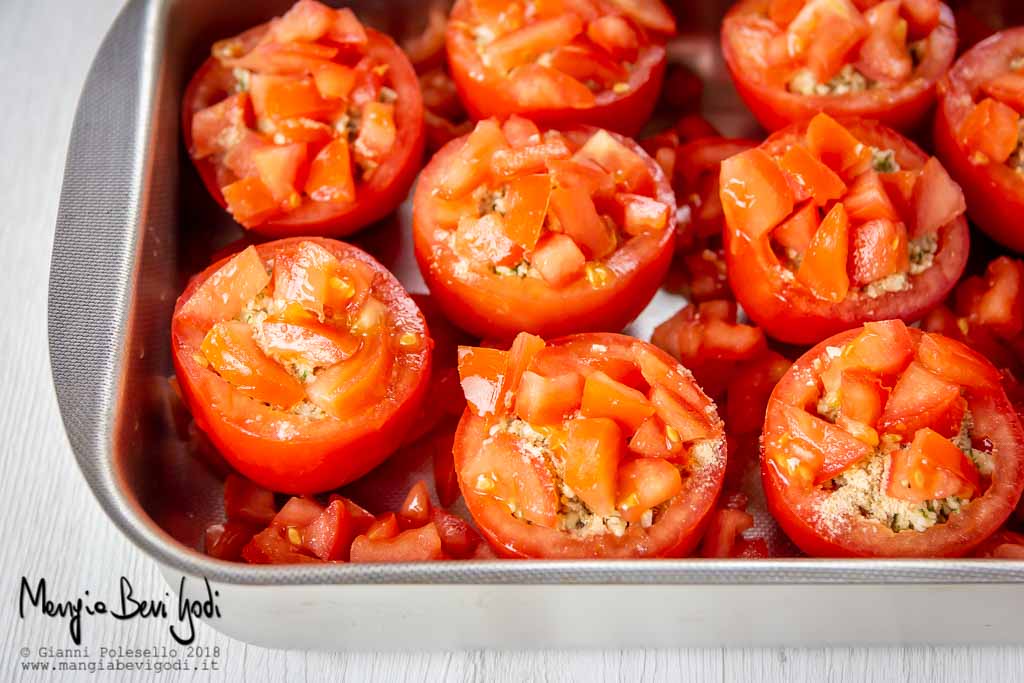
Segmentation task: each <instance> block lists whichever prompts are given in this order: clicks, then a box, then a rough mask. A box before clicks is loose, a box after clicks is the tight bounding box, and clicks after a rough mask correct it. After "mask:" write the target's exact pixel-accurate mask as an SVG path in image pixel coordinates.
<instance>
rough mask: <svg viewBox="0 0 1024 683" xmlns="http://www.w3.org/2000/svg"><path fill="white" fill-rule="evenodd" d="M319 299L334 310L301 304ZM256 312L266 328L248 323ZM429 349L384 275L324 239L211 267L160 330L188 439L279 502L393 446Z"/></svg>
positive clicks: (289, 242)
mask: <svg viewBox="0 0 1024 683" xmlns="http://www.w3.org/2000/svg"><path fill="white" fill-rule="evenodd" d="M325 263H326V264H328V266H329V267H330V268H331V270H325V269H324V268H323V267H321V265H322V264H325ZM339 264H340V265H339ZM278 271H283V274H281V275H279V272H278ZM325 289H326V291H327V292H328V295H329V296H340V297H341V300H342V301H343V302H344V303H343V304H337V305H336V308H335V309H334V310H333V312H332V309H331V307H332V306H335V304H334V303H333V301H334V300H333V299H328V301H329V302H331V303H328V304H325V303H323V302H322V301H321V300H320V299H318V298H316V297H312V296H309V293H310V292H315V291H323V290H325ZM335 292H337V294H335ZM261 301H263V302H269V303H267V304H264V305H265V306H266V307H267V308H268V309H270V308H271V307H273V309H272V310H271V313H270V314H269V315H265V314H263V313H260V312H259V311H258V310H257V311H253V305H254V304H253V302H261ZM279 302H283V303H284V304H285V305H284V307H283V309H281V305H280V303H279ZM310 309H313V310H315V311H318V313H319V316H322V318H321V319H318V316H317V313H314V312H312V311H311V310H310ZM277 310H280V312H279V313H275V312H274V311H277ZM335 321H344V322H335ZM346 325H348V326H349V327H347V328H346ZM257 327H259V328H260V332H259V333H258V334H259V339H260V341H259V342H255V336H254V335H256V334H257V333H256V332H255V329H256V328H257ZM228 333H230V335H229V334H228ZM231 335H234V336H231ZM432 346H433V342H432V340H431V339H430V336H429V332H428V330H427V326H426V322H425V321H424V319H423V316H422V314H421V313H420V311H419V309H418V308H417V307H416V304H415V302H414V301H413V300H412V299H411V298H410V297H409V296H408V294H406V292H405V290H404V289H403V288H402V286H401V284H399V282H398V281H397V280H396V279H395V278H394V276H393V275H391V274H390V273H389V272H388V271H387V270H385V269H384V268H383V266H381V265H380V264H379V263H377V262H376V261H375V260H374V259H373V258H372V257H370V256H369V255H368V254H366V253H365V252H363V251H361V250H359V249H357V248H356V247H353V246H351V245H348V244H344V243H342V242H337V241H334V240H329V239H324V238H290V239H284V240H278V241H275V242H268V243H266V244H262V245H259V246H255V247H249V248H247V249H246V250H244V251H243V252H240V253H239V254H236V255H234V256H229V257H226V258H224V259H222V260H221V261H218V262H217V263H214V264H213V265H211V266H210V267H209V268H207V269H206V270H205V271H203V272H202V273H200V274H199V275H197V276H196V277H194V278H193V279H192V281H191V282H190V283H189V285H188V287H187V288H186V289H185V291H184V292H183V293H182V295H181V296H180V297H179V299H178V302H177V305H176V306H175V311H174V317H173V320H172V323H171V348H172V353H173V361H174V367H175V373H176V376H177V378H178V382H179V384H180V386H181V389H182V393H183V395H184V398H185V400H186V402H187V404H188V407H189V408H190V410H191V412H192V415H193V417H194V418H195V421H196V424H197V425H198V427H199V428H200V429H201V430H202V431H203V432H205V433H206V435H207V436H209V438H210V440H211V441H212V442H213V444H214V445H215V446H216V447H217V448H218V450H220V452H221V453H222V454H223V455H224V457H225V458H226V459H227V460H228V462H229V463H231V465H232V466H234V467H235V468H236V469H237V470H238V471H239V472H241V473H242V474H244V475H245V476H246V477H248V478H250V479H251V480H253V481H254V482H257V483H258V484H260V485H262V486H265V487H267V488H269V489H271V490H274V491H281V492H288V493H313V492H317V491H325V490H328V489H332V488H335V487H337V486H340V485H342V484H344V483H347V482H349V481H352V480H353V479H356V478H358V477H360V476H362V475H363V474H365V473H366V472H368V471H369V470H370V469H372V468H373V467H375V466H376V465H378V464H379V463H380V462H381V461H382V460H384V459H385V458H386V457H387V456H388V455H389V454H390V453H391V452H393V451H394V450H395V449H396V448H397V447H398V446H399V444H400V443H401V441H402V438H403V435H404V433H405V432H406V431H407V430H410V429H412V428H413V426H414V423H415V421H416V419H417V418H418V416H419V415H420V403H421V399H422V397H423V394H424V392H425V390H426V387H427V385H428V382H429V378H430V357H431V350H432ZM271 353H273V354H274V356H273V357H271V355H270V354H271ZM275 358H276V359H278V360H280V361H281V362H276V361H275V360H274V359H275ZM285 359H286V360H285ZM289 364H291V365H289ZM300 368H304V369H305V370H303V371H302V372H299V369H300ZM307 371H308V372H311V373H313V376H312V377H308V376H307V375H305V374H302V373H303V372H307ZM296 375H298V376H296ZM293 404H295V405H294V406H293Z"/></svg>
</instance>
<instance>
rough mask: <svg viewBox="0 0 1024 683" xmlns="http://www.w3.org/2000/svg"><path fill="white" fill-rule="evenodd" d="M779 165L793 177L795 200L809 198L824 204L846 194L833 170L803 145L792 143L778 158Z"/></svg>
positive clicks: (816, 202)
mask: <svg viewBox="0 0 1024 683" xmlns="http://www.w3.org/2000/svg"><path fill="white" fill-rule="evenodd" d="M779 166H781V167H782V170H783V171H785V172H786V174H787V176H788V177H790V178H792V179H793V181H794V182H793V184H792V186H793V190H794V194H795V199H796V201H803V200H805V199H810V200H811V201H812V202H813V203H814V204H816V205H818V206H824V205H825V204H827V203H828V202H830V201H832V200H833V199H839V198H840V197H842V196H843V195H844V194H846V183H844V182H843V180H842V178H840V177H839V176H838V175H836V173H835V171H833V170H832V169H831V168H829V167H828V166H826V165H825V164H823V163H822V162H820V161H818V159H817V158H815V157H814V156H813V155H811V153H810V152H808V151H807V148H806V147H804V146H803V145H793V146H792V147H790V148H789V149H788V150H786V152H785V154H783V155H782V157H781V158H780V159H779Z"/></svg>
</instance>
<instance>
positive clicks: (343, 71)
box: [313, 62, 356, 100]
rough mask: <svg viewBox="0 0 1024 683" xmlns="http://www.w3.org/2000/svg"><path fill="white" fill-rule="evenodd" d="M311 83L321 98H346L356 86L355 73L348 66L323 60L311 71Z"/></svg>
mask: <svg viewBox="0 0 1024 683" xmlns="http://www.w3.org/2000/svg"><path fill="white" fill-rule="evenodd" d="M313 83H314V84H315V85H316V89H317V92H319V93H320V96H321V97H322V98H324V99H334V100H347V99H348V96H349V95H350V94H351V93H352V89H353V88H355V87H356V73H355V70H354V69H353V68H352V67H350V66H345V65H343V64H337V63H335V62H323V63H322V64H319V65H317V67H316V69H315V70H314V71H313Z"/></svg>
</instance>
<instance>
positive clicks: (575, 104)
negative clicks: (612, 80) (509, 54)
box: [506, 63, 595, 109]
mask: <svg viewBox="0 0 1024 683" xmlns="http://www.w3.org/2000/svg"><path fill="white" fill-rule="evenodd" d="M506 83H507V85H506V88H507V91H508V93H509V95H510V96H511V97H512V98H513V99H514V100H515V101H516V103H517V104H518V105H519V106H520V107H522V108H523V109H545V108H546V109H560V108H567V109H586V108H588V107H592V106H594V102H595V96H594V93H593V92H592V91H591V90H590V88H588V87H587V86H586V85H584V84H583V83H581V82H580V81H578V80H576V79H575V78H573V77H572V76H570V75H569V74H567V73H564V72H562V71H559V70H558V69H555V68H553V67H550V66H544V65H543V64H537V63H530V64H523V65H522V66H517V67H516V68H515V69H513V70H512V73H511V74H509V76H508V81H506Z"/></svg>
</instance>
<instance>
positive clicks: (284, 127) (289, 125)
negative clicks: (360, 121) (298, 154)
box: [274, 118, 334, 148]
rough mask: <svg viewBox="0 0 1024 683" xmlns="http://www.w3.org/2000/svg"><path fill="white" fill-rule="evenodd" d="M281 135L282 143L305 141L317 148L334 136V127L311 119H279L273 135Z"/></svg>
mask: <svg viewBox="0 0 1024 683" xmlns="http://www.w3.org/2000/svg"><path fill="white" fill-rule="evenodd" d="M277 136H281V139H282V141H283V142H284V143H286V144H290V143H293V142H306V143H310V144H313V145H315V146H316V147H317V148H319V147H320V146H321V145H323V144H326V143H327V142H329V141H330V140H331V138H333V137H334V129H333V128H331V127H330V126H328V125H327V124H326V123H321V122H319V121H314V120H313V119H305V118H299V119H285V120H283V121H279V122H278V124H277V130H276V132H275V133H274V137H275V138H277Z"/></svg>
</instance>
